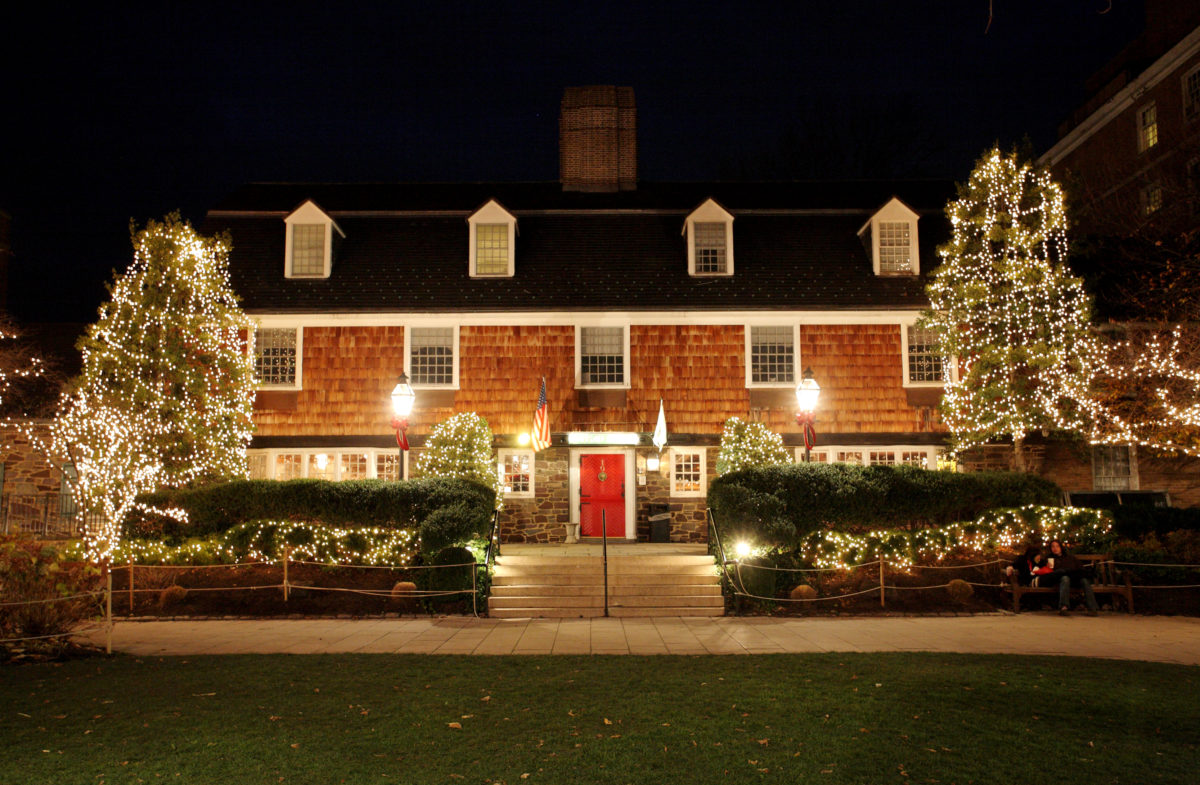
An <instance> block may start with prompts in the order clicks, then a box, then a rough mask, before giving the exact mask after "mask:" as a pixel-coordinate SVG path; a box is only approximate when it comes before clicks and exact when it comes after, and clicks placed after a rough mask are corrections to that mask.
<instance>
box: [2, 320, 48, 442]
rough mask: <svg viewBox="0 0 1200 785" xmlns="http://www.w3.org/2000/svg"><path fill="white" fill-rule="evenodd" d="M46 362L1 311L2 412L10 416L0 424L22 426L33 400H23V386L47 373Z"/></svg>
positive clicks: (7, 426)
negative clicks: (35, 352)
mask: <svg viewBox="0 0 1200 785" xmlns="http://www.w3.org/2000/svg"><path fill="white" fill-rule="evenodd" d="M45 370H46V365H45V363H43V362H42V359H41V358H40V357H37V356H35V355H34V354H33V352H31V351H30V349H29V347H28V346H26V345H24V344H22V342H21V334H20V332H19V331H18V330H17V328H16V326H15V325H13V323H12V320H11V319H9V318H8V316H6V315H3V314H0V412H2V413H4V414H5V415H6V416H5V417H4V419H3V420H0V425H3V426H4V427H6V428H12V427H20V422H19V420H20V418H22V417H23V416H24V415H26V414H27V412H26V411H24V409H25V408H26V406H25V404H28V403H29V401H27V400H23V399H24V398H28V397H29V396H22V395H21V393H22V392H23V390H22V389H21V388H22V387H23V386H24V385H25V384H26V383H28V382H30V381H32V380H35V379H38V378H39V377H41V376H43V375H44V373H45Z"/></svg>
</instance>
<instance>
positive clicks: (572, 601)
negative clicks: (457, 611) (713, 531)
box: [488, 551, 725, 618]
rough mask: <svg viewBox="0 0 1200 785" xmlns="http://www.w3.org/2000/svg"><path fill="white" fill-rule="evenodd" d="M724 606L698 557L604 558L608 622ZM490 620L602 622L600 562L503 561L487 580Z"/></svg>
mask: <svg viewBox="0 0 1200 785" xmlns="http://www.w3.org/2000/svg"><path fill="white" fill-rule="evenodd" d="M724 608H725V599H724V597H723V596H722V595H721V586H720V577H719V573H718V570H717V568H716V566H715V565H714V564H713V560H712V557H711V556H709V555H708V554H704V553H695V552H694V551H693V552H692V553H686V554H684V553H658V554H648V555H638V554H633V555H625V554H623V555H620V556H609V559H608V609H609V615H610V616H722V615H724V612H725V611H724ZM488 613H489V614H490V615H491V616H492V617H494V618H537V617H542V618H580V617H583V618H594V617H599V616H603V615H604V570H603V562H602V561H601V559H600V557H599V556H593V555H588V556H569V555H565V556H560V555H553V556H550V555H547V556H539V555H529V554H510V555H507V556H505V555H503V554H502V555H501V556H500V558H499V559H498V560H497V564H496V569H495V572H494V573H493V577H492V593H491V596H490V597H489V598H488Z"/></svg>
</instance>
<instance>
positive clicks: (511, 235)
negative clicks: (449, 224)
mask: <svg viewBox="0 0 1200 785" xmlns="http://www.w3.org/2000/svg"><path fill="white" fill-rule="evenodd" d="M480 224H504V225H506V226H507V227H508V272H507V273H504V274H498V273H486V274H480V273H479V272H478V271H477V269H476V261H477V257H478V253H479V247H478V245H476V240H477V237H478V227H479V225H480ZM467 226H468V227H469V228H468V232H467V244H468V247H467V255H468V267H469V270H470V275H471V277H472V278H512V277H513V276H514V275H515V274H516V255H517V218H516V216H514V215H513V214H512V213H510V212H509V211H508V210H505V209H504V207H503V206H502V205H501V204H500V203H499V202H497V201H496V200H495V199H490V200H488V202H487V204H485V205H483V206H482V207H480V208H479V209H478V210H476V211H475V212H473V213H471V215H470V216H469V217H468V218H467Z"/></svg>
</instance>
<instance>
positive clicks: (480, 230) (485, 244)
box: [475, 224, 508, 275]
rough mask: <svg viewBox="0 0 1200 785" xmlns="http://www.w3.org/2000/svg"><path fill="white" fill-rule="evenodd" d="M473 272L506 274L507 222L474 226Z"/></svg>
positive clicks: (478, 273) (477, 273)
mask: <svg viewBox="0 0 1200 785" xmlns="http://www.w3.org/2000/svg"><path fill="white" fill-rule="evenodd" d="M475 274H476V275H508V224H479V225H478V226H476V227H475Z"/></svg>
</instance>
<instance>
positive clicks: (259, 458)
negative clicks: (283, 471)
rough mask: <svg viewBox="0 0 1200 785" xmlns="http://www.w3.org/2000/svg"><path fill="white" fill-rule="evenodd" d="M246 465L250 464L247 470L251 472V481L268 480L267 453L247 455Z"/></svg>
mask: <svg viewBox="0 0 1200 785" xmlns="http://www.w3.org/2000/svg"><path fill="white" fill-rule="evenodd" d="M246 463H247V464H248V467H247V468H249V470H250V479H251V480H265V479H268V474H267V454H266V453H262V452H258V453H249V454H247V455H246Z"/></svg>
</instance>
